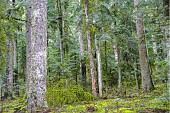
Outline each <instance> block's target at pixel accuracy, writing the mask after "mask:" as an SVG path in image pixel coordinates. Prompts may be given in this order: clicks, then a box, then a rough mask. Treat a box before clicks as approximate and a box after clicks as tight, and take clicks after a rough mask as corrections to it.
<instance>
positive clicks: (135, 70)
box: [133, 56, 140, 92]
mask: <svg viewBox="0 0 170 113" xmlns="http://www.w3.org/2000/svg"><path fill="white" fill-rule="evenodd" d="M136 62H137V61H136V56H134V63H133V67H134V74H135V81H136V89H137V90H138V92H139V89H140V86H139V82H138V76H137V64H136Z"/></svg>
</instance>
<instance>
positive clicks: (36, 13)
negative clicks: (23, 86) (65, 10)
mask: <svg viewBox="0 0 170 113" xmlns="http://www.w3.org/2000/svg"><path fill="white" fill-rule="evenodd" d="M28 4H29V6H28V7H27V72H26V73H27V107H28V112H29V113H32V112H36V111H37V109H38V108H43V107H46V106H47V101H46V74H47V70H46V65H47V63H46V60H47V53H46V49H47V8H46V0H29V1H28Z"/></svg>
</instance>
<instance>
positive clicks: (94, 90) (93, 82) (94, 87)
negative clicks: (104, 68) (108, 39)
mask: <svg viewBox="0 0 170 113" xmlns="http://www.w3.org/2000/svg"><path fill="white" fill-rule="evenodd" d="M88 10H89V2H88V0H85V14H86V37H87V44H88V54H89V57H90V74H91V79H92V93H93V95H94V96H97V88H96V76H95V72H94V71H95V68H94V58H93V55H92V47H91V37H90V28H89V27H90V26H89V15H88Z"/></svg>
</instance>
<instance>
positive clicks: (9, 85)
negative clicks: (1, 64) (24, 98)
mask: <svg viewBox="0 0 170 113" xmlns="http://www.w3.org/2000/svg"><path fill="white" fill-rule="evenodd" d="M12 43H13V41H12V37H11V36H10V38H8V42H7V46H8V48H9V50H8V57H7V68H6V75H7V82H6V83H7V84H6V85H7V92H6V97H7V96H9V97H11V98H12V96H13V44H12Z"/></svg>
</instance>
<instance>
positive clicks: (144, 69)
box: [134, 0, 154, 92]
mask: <svg viewBox="0 0 170 113" xmlns="http://www.w3.org/2000/svg"><path fill="white" fill-rule="evenodd" d="M140 3H141V0H134V6H135V8H136V13H137V14H136V16H137V19H136V30H137V36H138V39H139V42H138V46H139V59H140V68H141V75H142V89H143V91H144V92H147V91H151V90H153V89H154V85H153V81H152V77H151V76H152V75H151V70H150V66H149V62H148V57H147V48H146V40H145V37H144V32H143V30H144V23H143V19H142V18H143V17H142V11H141V10H140V7H139V5H140Z"/></svg>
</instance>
